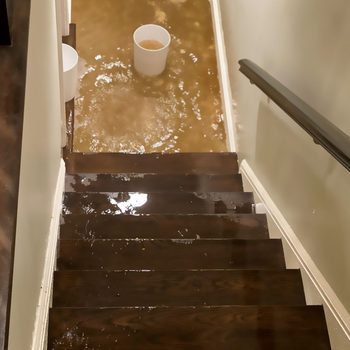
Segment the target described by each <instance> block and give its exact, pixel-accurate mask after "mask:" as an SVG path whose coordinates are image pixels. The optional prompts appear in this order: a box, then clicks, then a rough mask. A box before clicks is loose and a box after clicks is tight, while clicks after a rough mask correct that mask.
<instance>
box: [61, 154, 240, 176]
mask: <svg viewBox="0 0 350 350" xmlns="http://www.w3.org/2000/svg"><path fill="white" fill-rule="evenodd" d="M66 164H67V172H68V174H77V173H94V174H131V173H142V174H147V173H148V174H154V173H156V174H180V175H183V174H207V175H209V174H237V173H238V163H237V155H236V154H233V153H173V154H170V153H148V154H147V153H146V154H122V153H118V154H116V153H114V154H113V153H98V154H82V153H71V154H68V155H67V157H66Z"/></svg>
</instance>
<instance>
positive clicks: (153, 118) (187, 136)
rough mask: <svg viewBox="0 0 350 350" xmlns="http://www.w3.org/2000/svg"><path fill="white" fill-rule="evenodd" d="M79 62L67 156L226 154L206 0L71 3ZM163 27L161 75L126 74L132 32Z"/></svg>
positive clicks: (130, 68) (82, 0) (76, 0)
mask: <svg viewBox="0 0 350 350" xmlns="http://www.w3.org/2000/svg"><path fill="white" fill-rule="evenodd" d="M73 22H74V23H76V24H77V48H78V52H79V55H80V57H81V60H80V67H79V69H80V77H81V78H80V91H79V94H78V97H77V99H76V106H75V108H76V112H75V114H76V116H75V130H74V151H77V152H131V153H143V152H201V151H202V152H205V151H214V152H218V151H226V137H225V130H224V124H223V116H222V108H221V96H220V87H219V81H218V77H217V74H218V72H217V64H216V53H215V46H214V36H213V29H212V20H211V11H210V4H209V2H208V0H99V1H96V0H73ZM147 23H155V24H160V25H162V26H164V27H165V28H167V29H168V30H169V32H170V33H171V36H172V43H171V48H170V53H169V58H168V64H167V69H166V71H165V72H164V73H163V74H162V75H161V76H159V77H157V78H143V77H141V76H139V75H138V74H137V73H136V72H135V71H134V69H133V64H132V57H133V51H132V48H133V43H132V34H133V32H134V30H135V29H136V28H137V27H138V26H140V25H142V24H147Z"/></svg>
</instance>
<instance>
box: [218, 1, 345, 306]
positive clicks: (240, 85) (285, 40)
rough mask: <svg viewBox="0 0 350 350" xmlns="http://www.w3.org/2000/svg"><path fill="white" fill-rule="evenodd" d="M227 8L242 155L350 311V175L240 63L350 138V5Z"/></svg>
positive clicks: (243, 4)
mask: <svg viewBox="0 0 350 350" xmlns="http://www.w3.org/2000/svg"><path fill="white" fill-rule="evenodd" d="M220 1H221V11H222V17H223V26H224V34H225V41H226V50H227V55H228V62H229V69H230V75H231V85H232V93H233V99H234V100H235V102H236V103H237V108H236V111H235V114H236V116H235V123H236V129H237V143H238V152H239V157H240V159H241V160H242V159H246V160H247V162H248V164H249V165H250V167H251V168H252V169H253V171H254V173H255V174H256V176H257V177H258V178H259V180H260V182H261V183H262V184H263V186H264V187H265V189H267V191H268V192H269V195H270V196H271V198H272V199H273V201H274V202H275V203H276V204H277V206H278V207H279V209H280V210H281V212H282V213H283V215H284V217H285V218H286V219H287V221H288V223H289V224H290V225H291V227H292V228H293V230H294V232H295V233H296V234H297V236H298V238H299V240H300V241H301V243H302V244H303V246H304V247H305V249H306V250H307V252H308V253H309V255H310V256H311V257H312V259H313V260H314V262H315V263H316V265H317V267H318V269H319V270H320V271H321V273H322V274H323V275H324V276H325V278H326V279H327V281H328V283H329V284H330V285H331V287H332V288H333V290H334V291H335V292H336V294H337V296H338V297H339V299H340V300H341V302H342V303H343V305H344V306H345V308H346V309H347V310H348V311H349V312H350V210H349V199H350V174H349V173H348V172H347V171H346V170H345V169H344V168H343V167H342V166H341V165H339V164H338V163H337V162H336V161H335V160H333V158H332V157H331V156H330V155H329V154H328V153H327V152H326V151H324V150H323V149H322V148H320V147H318V146H316V145H315V144H314V143H313V142H312V140H311V138H310V137H309V136H307V135H306V133H305V132H303V131H302V130H301V129H300V128H299V127H298V126H297V125H296V124H295V123H294V122H293V121H292V120H290V118H289V117H288V116H287V115H286V114H284V113H283V112H282V111H281V110H280V109H279V108H278V107H276V106H275V105H274V103H272V102H269V101H268V100H267V98H266V96H265V95H263V94H262V93H261V92H260V91H259V90H258V89H257V88H256V87H255V86H252V85H250V83H249V81H248V80H247V79H246V78H245V77H244V76H243V75H242V74H241V73H239V72H238V65H237V61H238V60H239V59H241V58H249V59H251V60H252V61H254V62H255V63H257V64H258V65H260V66H261V67H262V68H263V69H265V70H266V71H268V72H269V73H270V74H271V75H272V76H274V77H275V78H277V79H278V80H280V81H281V82H282V83H283V84H285V85H286V86H287V87H288V88H289V89H290V90H292V91H293V92H294V93H296V94H297V95H299V96H300V97H301V98H303V99H304V100H305V101H306V102H307V103H309V104H310V105H311V106H312V107H314V108H315V109H316V110H317V111H319V112H321V114H323V115H325V116H326V117H328V118H329V120H331V121H332V122H333V123H334V124H335V125H337V126H338V127H339V128H341V129H342V130H343V131H344V132H346V133H348V134H349V135H350V118H349V110H350V108H349V106H350V104H349V101H350V100H349V92H350V60H349V57H350V39H349V38H350V2H349V1H348V0H333V1H329V0H307V1H305V0H293V1H290V0H259V1H257V0H220Z"/></svg>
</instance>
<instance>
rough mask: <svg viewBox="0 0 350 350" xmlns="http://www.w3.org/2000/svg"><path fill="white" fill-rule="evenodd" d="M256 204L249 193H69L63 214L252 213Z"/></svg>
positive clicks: (65, 197) (65, 198)
mask: <svg viewBox="0 0 350 350" xmlns="http://www.w3.org/2000/svg"><path fill="white" fill-rule="evenodd" d="M253 203H254V199H253V194H252V193H248V192H204V193H197V192H194V193H174V192H163V193H141V192H134V193H132V192H116V193H80V192H67V193H65V195H64V205H63V214H65V215H68V214H103V215H120V214H154V213H159V214H201V213H203V214H224V213H232V214H233V213H251V212H252V204H253Z"/></svg>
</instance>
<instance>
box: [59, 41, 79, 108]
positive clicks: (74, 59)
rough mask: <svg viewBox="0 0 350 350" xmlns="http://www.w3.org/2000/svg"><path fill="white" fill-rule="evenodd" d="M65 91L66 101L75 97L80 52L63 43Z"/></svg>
mask: <svg viewBox="0 0 350 350" xmlns="http://www.w3.org/2000/svg"><path fill="white" fill-rule="evenodd" d="M62 56H63V91H64V100H65V102H68V101H70V100H71V99H73V98H74V96H75V92H76V89H77V83H78V61H79V56H78V53H77V52H76V51H75V50H74V49H73V47H71V46H69V45H67V44H62Z"/></svg>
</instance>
